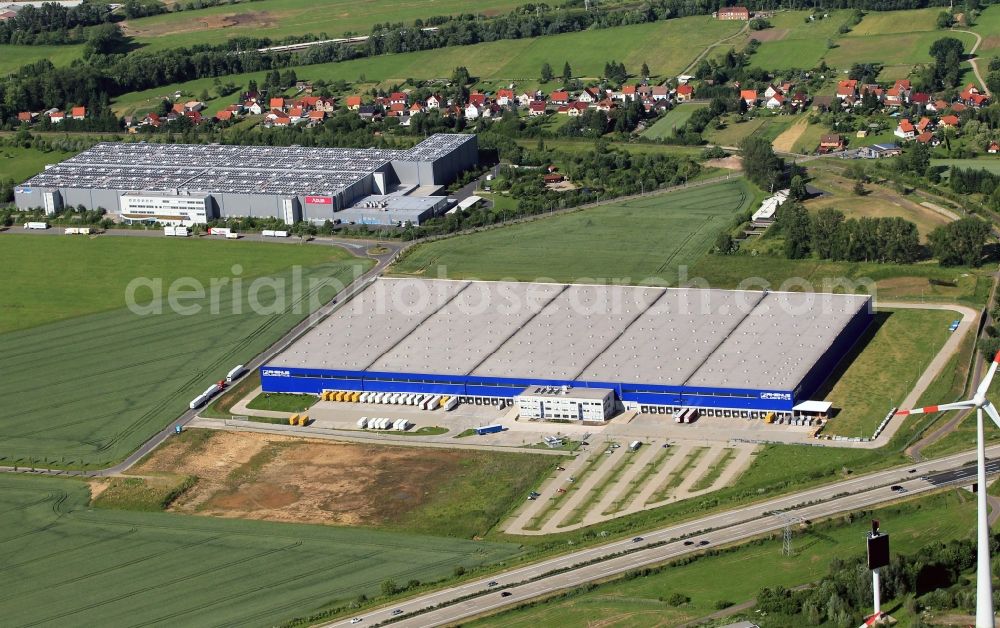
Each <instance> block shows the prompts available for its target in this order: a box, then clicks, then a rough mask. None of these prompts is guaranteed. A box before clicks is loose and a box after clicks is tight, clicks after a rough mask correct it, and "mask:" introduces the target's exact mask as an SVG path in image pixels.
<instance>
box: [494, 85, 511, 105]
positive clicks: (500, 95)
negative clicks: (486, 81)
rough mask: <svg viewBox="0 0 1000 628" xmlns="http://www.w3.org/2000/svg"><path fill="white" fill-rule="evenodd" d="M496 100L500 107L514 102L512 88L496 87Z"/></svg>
mask: <svg viewBox="0 0 1000 628" xmlns="http://www.w3.org/2000/svg"><path fill="white" fill-rule="evenodd" d="M496 102H497V104H498V105H500V106H501V107H507V106H510V105H512V104H514V90H512V89H498V90H497V97H496Z"/></svg>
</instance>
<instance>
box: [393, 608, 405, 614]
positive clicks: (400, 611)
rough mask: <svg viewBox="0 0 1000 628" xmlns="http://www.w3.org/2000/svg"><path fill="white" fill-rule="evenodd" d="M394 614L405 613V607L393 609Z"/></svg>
mask: <svg viewBox="0 0 1000 628" xmlns="http://www.w3.org/2000/svg"><path fill="white" fill-rule="evenodd" d="M392 614H393V615H394V616H395V615H402V614H403V609H401V608H397V609H396V610H394V611H392Z"/></svg>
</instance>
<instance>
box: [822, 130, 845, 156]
mask: <svg viewBox="0 0 1000 628" xmlns="http://www.w3.org/2000/svg"><path fill="white" fill-rule="evenodd" d="M838 150H844V138H843V136H841V135H840V134H839V133H827V134H826V135H823V136H821V137H820V138H819V152H821V153H830V152H834V151H838Z"/></svg>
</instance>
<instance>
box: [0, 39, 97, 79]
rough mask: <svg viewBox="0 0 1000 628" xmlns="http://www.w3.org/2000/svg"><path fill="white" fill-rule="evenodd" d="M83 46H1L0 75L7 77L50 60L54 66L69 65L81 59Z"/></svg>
mask: <svg viewBox="0 0 1000 628" xmlns="http://www.w3.org/2000/svg"><path fill="white" fill-rule="evenodd" d="M82 52H83V46H17V45H9V44H5V45H0V75H7V74H10V73H11V72H14V71H15V70H17V69H18V68H20V67H21V66H24V65H28V64H29V63H35V62H36V61H41V60H42V59H48V60H49V61H51V62H52V64H53V65H57V66H62V65H69V64H70V63H72V62H73V60H75V59H79V58H80V55H81V53H82Z"/></svg>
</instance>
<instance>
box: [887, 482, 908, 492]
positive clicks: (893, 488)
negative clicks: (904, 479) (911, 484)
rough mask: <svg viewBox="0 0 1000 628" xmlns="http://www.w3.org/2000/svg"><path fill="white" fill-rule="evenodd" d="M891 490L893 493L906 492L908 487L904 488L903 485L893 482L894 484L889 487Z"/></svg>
mask: <svg viewBox="0 0 1000 628" xmlns="http://www.w3.org/2000/svg"><path fill="white" fill-rule="evenodd" d="M889 490H890V491H892V492H893V493H905V492H906V489H905V488H903V487H902V486H900V485H899V484H893V485H892V486H890V487H889Z"/></svg>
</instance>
